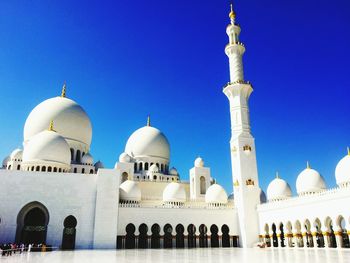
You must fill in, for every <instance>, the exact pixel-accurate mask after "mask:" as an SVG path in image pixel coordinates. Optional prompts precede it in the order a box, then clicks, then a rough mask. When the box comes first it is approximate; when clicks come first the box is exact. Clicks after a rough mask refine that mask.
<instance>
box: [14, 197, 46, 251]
mask: <svg viewBox="0 0 350 263" xmlns="http://www.w3.org/2000/svg"><path fill="white" fill-rule="evenodd" d="M48 223H49V212H48V210H47V208H46V207H45V206H44V205H43V204H41V203H39V202H32V203H29V204H27V205H25V206H24V207H23V208H22V209H21V210H20V212H19V213H18V216H17V231H16V242H17V243H24V244H44V243H46V233H47V225H48Z"/></svg>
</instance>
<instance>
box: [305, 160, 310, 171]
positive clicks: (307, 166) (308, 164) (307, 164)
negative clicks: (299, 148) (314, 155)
mask: <svg viewBox="0 0 350 263" xmlns="http://www.w3.org/2000/svg"><path fill="white" fill-rule="evenodd" d="M306 168H307V169H311V166H310V163H309V161H307V162H306Z"/></svg>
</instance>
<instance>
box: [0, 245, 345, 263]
mask: <svg viewBox="0 0 350 263" xmlns="http://www.w3.org/2000/svg"><path fill="white" fill-rule="evenodd" d="M0 262H1V263H3V262H4V263H5V262H11V263H13V262H35V263H42V262H50V263H55V262H68V263H78V262H79V263H80V262H82V263H95V262H96V263H105V262H128V263H129V262H130V263H131V262H135V263H139V262H142V263H148V262H150V263H151V262H152V263H154V262H167V263H172V262H201V263H204V262H214V263H227V262H236V263H244V262H249V263H255V262H259V263H276V262H283V263H294V262H301V263H314V262H317V263H345V262H347V263H348V262H350V249H287V248H282V249H270V248H266V249H259V248H251V249H242V248H217V249H199V248H197V249H187V250H182V249H177V250H176V249H168V250H167V249H163V250H151V249H148V250H119V251H116V250H76V251H68V252H67V251H64V252H63V251H55V252H46V253H40V252H31V253H26V254H22V255H19V254H16V255H13V256H11V257H0Z"/></svg>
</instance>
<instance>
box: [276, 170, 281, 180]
mask: <svg viewBox="0 0 350 263" xmlns="http://www.w3.org/2000/svg"><path fill="white" fill-rule="evenodd" d="M276 178H277V179H280V175H279V173H278V171H276Z"/></svg>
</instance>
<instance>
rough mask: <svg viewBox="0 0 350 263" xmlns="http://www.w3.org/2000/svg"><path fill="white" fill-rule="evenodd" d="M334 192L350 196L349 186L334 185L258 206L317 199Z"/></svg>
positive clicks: (334, 193)
mask: <svg viewBox="0 0 350 263" xmlns="http://www.w3.org/2000/svg"><path fill="white" fill-rule="evenodd" d="M336 194H349V196H350V187H334V188H330V189H325V190H322V191H319V192H311V193H304V194H302V195H298V196H293V197H290V198H287V199H282V200H274V201H269V202H267V203H264V204H261V205H260V207H264V208H265V207H269V206H275V205H276V206H279V205H280V204H283V205H286V204H292V203H294V202H295V201H299V200H303V201H308V200H313V199H316V200H317V199H318V198H319V197H323V196H332V195H336Z"/></svg>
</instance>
